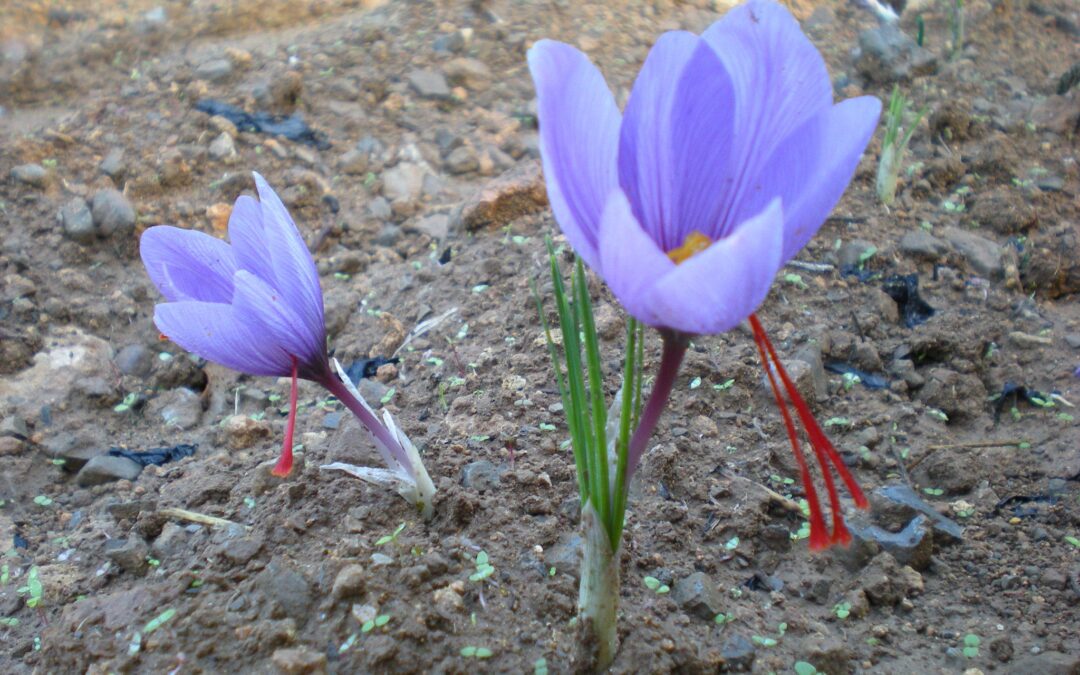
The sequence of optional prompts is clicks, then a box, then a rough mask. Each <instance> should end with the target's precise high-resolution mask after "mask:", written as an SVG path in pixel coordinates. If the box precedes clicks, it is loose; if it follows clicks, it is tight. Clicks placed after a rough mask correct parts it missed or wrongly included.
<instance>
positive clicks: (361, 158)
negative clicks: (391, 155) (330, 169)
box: [338, 148, 371, 176]
mask: <svg viewBox="0 0 1080 675" xmlns="http://www.w3.org/2000/svg"><path fill="white" fill-rule="evenodd" d="M370 166H371V161H370V155H368V153H366V152H362V151H360V150H357V149H355V148H354V149H352V150H348V151H346V152H345V154H343V155H342V156H341V157H340V158H339V159H338V168H339V169H341V170H342V172H344V173H347V174H350V175H353V176H355V175H359V174H365V173H367V172H368V168H369V167H370Z"/></svg>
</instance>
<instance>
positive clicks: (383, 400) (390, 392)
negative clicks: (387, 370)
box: [379, 387, 397, 405]
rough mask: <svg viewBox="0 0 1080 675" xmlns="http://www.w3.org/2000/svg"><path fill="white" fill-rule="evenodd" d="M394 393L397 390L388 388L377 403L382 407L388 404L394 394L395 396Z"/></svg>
mask: <svg viewBox="0 0 1080 675" xmlns="http://www.w3.org/2000/svg"><path fill="white" fill-rule="evenodd" d="M396 393H397V389H396V388H394V387H390V388H389V389H387V390H386V393H385V394H383V395H382V398H380V399H379V403H382V404H383V405H386V404H387V403H389V402H390V401H391V399H393V398H394V394H396Z"/></svg>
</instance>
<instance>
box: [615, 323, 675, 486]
mask: <svg viewBox="0 0 1080 675" xmlns="http://www.w3.org/2000/svg"><path fill="white" fill-rule="evenodd" d="M660 336H661V337H662V338H663V340H664V349H663V352H662V353H661V355H660V369H659V370H658V371H657V373H656V382H654V383H653V388H652V393H651V394H649V400H648V401H647V402H646V403H645V407H644V408H643V409H642V411H641V419H640V420H639V421H638V426H637V429H635V430H634V435H633V436H631V437H630V448H629V451H628V461H627V466H626V478H625V483H624V485H628V484H629V482H630V478H631V477H632V476H633V475H634V471H636V470H637V466H638V463H639V462H640V461H641V456H642V455H643V454H645V448H646V447H647V446H648V444H649V437H651V436H652V432H653V430H655V429H656V423H657V422H659V421H660V414H661V413H663V412H664V406H666V405H667V401H668V398H670V397H671V390H672V388H673V387H674V386H675V376H676V375H678V373H679V366H680V365H681V364H682V359H683V356H684V355H685V354H686V348H687V346H688V345H689V344H690V337H689V336H688V335H684V334H683V333H676V332H674V331H662V332H661V333H660Z"/></svg>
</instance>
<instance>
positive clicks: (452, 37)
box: [431, 30, 465, 53]
mask: <svg viewBox="0 0 1080 675" xmlns="http://www.w3.org/2000/svg"><path fill="white" fill-rule="evenodd" d="M431 48H432V49H434V50H435V51H437V52H444V53H457V52H460V51H461V50H462V49H465V36H464V35H462V34H461V31H459V30H456V31H454V32H453V33H447V34H445V35H440V36H439V37H437V38H435V41H434V42H432V43H431Z"/></svg>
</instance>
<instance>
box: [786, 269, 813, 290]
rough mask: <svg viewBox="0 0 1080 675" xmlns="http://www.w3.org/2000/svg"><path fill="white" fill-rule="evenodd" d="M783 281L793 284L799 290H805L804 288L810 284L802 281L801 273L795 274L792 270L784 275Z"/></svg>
mask: <svg viewBox="0 0 1080 675" xmlns="http://www.w3.org/2000/svg"><path fill="white" fill-rule="evenodd" d="M784 283H785V284H788V285H789V286H794V287H795V288H797V289H799V290H800V291H805V290H806V289H808V288H810V286H809V285H807V283H806V282H805V281H803V278H802V275H799V274H795V273H793V272H789V273H788V274H785V275H784Z"/></svg>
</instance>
